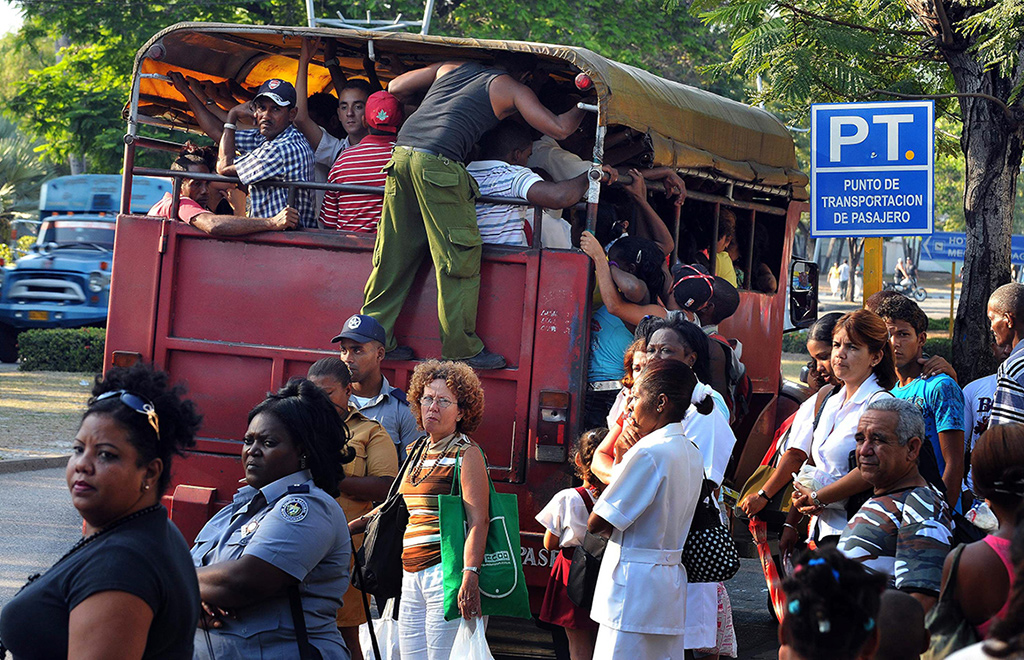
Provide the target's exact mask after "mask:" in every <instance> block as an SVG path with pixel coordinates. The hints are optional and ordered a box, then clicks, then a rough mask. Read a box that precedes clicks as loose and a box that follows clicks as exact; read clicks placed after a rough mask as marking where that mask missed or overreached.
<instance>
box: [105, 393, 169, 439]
mask: <svg viewBox="0 0 1024 660" xmlns="http://www.w3.org/2000/svg"><path fill="white" fill-rule="evenodd" d="M115 396H116V397H119V399H120V400H121V403H123V404H124V405H126V406H128V407H129V408H131V409H132V410H134V411H135V412H137V413H139V414H141V415H145V416H146V417H147V418H148V419H149V425H150V426H152V427H153V431H154V432H156V439H157V440H159V439H160V418H159V417H157V414H156V408H155V407H154V406H153V404H152V403H151V402H149V401H147V400H146V399H143V398H142V397H141V396H139V395H138V394H132V393H131V392H129V391H128V390H111V391H110V392H104V393H103V394H101V395H99V396H98V397H96V403H99V402H100V401H103V400H105V399H112V398H114V397H115Z"/></svg>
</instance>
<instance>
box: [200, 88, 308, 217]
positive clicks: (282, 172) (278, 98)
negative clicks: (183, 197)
mask: <svg viewBox="0 0 1024 660" xmlns="http://www.w3.org/2000/svg"><path fill="white" fill-rule="evenodd" d="M295 113H296V109H295V87H294V86H293V85H292V84H291V83H290V82H287V81H284V80H280V79H278V78H271V79H270V80H268V81H266V82H264V83H263V84H262V85H260V89H259V91H258V92H257V93H256V98H254V99H253V100H252V101H251V102H248V103H241V104H239V105H237V106H235V107H233V108H231V110H229V111H228V116H227V122H226V123H225V124H224V131H223V133H222V134H221V138H220V153H219V155H218V157H217V173H218V174H222V175H224V176H237V177H238V178H239V179H241V180H242V183H244V184H246V185H251V184H259V183H260V182H265V181H269V180H280V181H312V180H313V149H312V148H311V147H310V146H309V142H307V141H306V138H304V137H303V136H302V133H300V132H299V131H298V130H297V129H296V128H295V127H294V126H292V121H293V120H294V119H295ZM239 120H246V121H247V122H253V123H255V124H256V127H257V130H252V129H245V130H237V129H236V124H237V122H238V121H239ZM236 149H237V150H238V151H240V152H242V153H243V155H242V156H240V157H238V158H237V159H236V158H235V150H236ZM288 205H289V204H288V189H287V188H281V187H277V186H267V185H255V186H251V188H250V196H249V215H250V216H253V217H263V218H272V217H274V216H275V215H277V213H279V212H280V211H281V210H282V209H283V208H285V207H286V206H288ZM291 206H293V207H294V208H295V210H297V211H298V212H299V225H300V226H302V227H316V226H317V224H316V208H315V205H314V202H313V194H312V191H310V190H296V191H295V193H294V201H293V202H292V204H291Z"/></svg>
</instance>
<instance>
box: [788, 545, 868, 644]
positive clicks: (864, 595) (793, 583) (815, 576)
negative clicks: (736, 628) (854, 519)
mask: <svg viewBox="0 0 1024 660" xmlns="http://www.w3.org/2000/svg"><path fill="white" fill-rule="evenodd" d="M886 582H887V579H886V577H885V576H884V575H882V574H880V573H874V572H871V571H868V570H867V569H866V568H864V567H863V566H862V565H861V564H859V563H857V562H855V561H853V560H852V559H848V558H847V557H845V556H844V555H843V554H842V553H840V552H839V551H837V550H835V549H829V550H824V551H821V552H807V553H804V554H803V555H802V556H801V557H799V559H798V560H797V562H796V565H795V568H794V569H793V573H792V574H790V576H789V577H787V578H786V580H785V582H784V583H783V585H782V588H783V590H784V591H785V592H786V614H785V618H784V619H783V621H782V639H783V643H785V644H786V645H787V646H789V647H790V648H792V649H793V650H794V651H796V652H797V654H799V656H800V657H801V658H803V659H804V660H853V658H856V657H857V656H858V655H859V654H860V652H861V650H862V649H863V647H864V644H865V643H866V642H867V641H868V638H869V637H870V636H871V634H872V631H873V630H874V629H875V625H876V618H877V617H878V608H879V605H880V603H881V597H882V592H883V591H885V587H886Z"/></svg>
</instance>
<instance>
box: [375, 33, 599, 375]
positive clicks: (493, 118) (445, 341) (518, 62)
mask: <svg viewBox="0 0 1024 660" xmlns="http://www.w3.org/2000/svg"><path fill="white" fill-rule="evenodd" d="M524 58H525V59H524ZM532 66H533V60H532V57H531V56H527V55H521V54H515V53H508V54H504V53H503V54H501V55H499V57H498V61H497V62H496V63H495V64H494V65H486V64H482V63H480V62H475V61H447V62H438V63H436V64H432V65H431V66H428V67H425V68H422V69H416V70H413V71H409V72H406V73H404V74H402V75H400V76H398V77H397V78H395V79H394V80H392V81H391V83H390V84H389V85H388V91H389V92H390V93H392V94H394V95H395V96H397V97H398V98H399V100H401V101H403V102H406V103H408V102H410V101H412V100H413V99H414V98H416V97H418V96H419V95H420V94H423V93H426V96H425V97H424V99H423V102H422V103H421V104H420V106H419V108H418V109H417V110H416V112H414V113H413V114H412V115H411V116H410V117H409V118H408V120H406V122H405V124H404V125H403V126H402V128H401V130H400V131H399V133H398V139H397V141H396V147H395V151H394V154H393V155H392V158H391V160H390V161H389V162H388V164H387V165H386V166H385V170H387V173H388V177H387V182H386V183H385V194H384V209H383V212H382V214H381V221H380V224H379V226H378V230H377V244H376V246H375V249H374V254H375V255H377V258H375V259H374V266H373V271H372V272H371V273H370V277H369V279H368V280H367V282H366V288H365V290H364V297H363V309H362V313H363V314H367V315H369V316H372V317H374V318H375V319H377V320H378V321H379V322H380V323H381V325H383V326H384V328H385V329H386V330H387V344H386V348H387V349H388V356H387V357H388V359H395V360H409V359H412V357H413V353H412V350H411V349H410V348H408V347H404V346H402V347H399V346H398V344H397V342H396V341H395V336H394V327H395V321H396V320H397V318H398V315H399V313H400V312H401V311H402V304H403V303H404V302H405V299H406V297H407V296H408V294H409V290H410V288H411V287H412V284H413V281H414V279H415V275H416V271H417V269H418V268H419V265H420V262H421V261H422V260H423V257H424V256H426V254H427V253H428V252H429V253H430V256H431V259H432V260H433V262H434V269H435V271H436V273H437V293H438V314H437V315H438V320H439V321H440V326H441V354H442V356H443V357H444V358H445V359H449V360H462V361H464V362H466V363H467V364H469V365H470V366H471V367H474V368H476V369H500V368H502V367H504V366H505V359H504V358H503V357H502V356H500V355H497V354H495V353H492V352H490V351H487V350H485V349H484V344H483V342H482V341H481V340H480V338H479V337H477V335H476V312H477V303H478V299H479V293H480V256H481V253H482V247H481V244H482V241H481V239H480V230H479V229H478V227H477V218H476V206H475V202H474V198H475V197H476V196H477V195H478V194H479V188H478V187H477V185H476V183H475V182H474V180H473V178H472V177H471V176H470V175H469V173H468V172H467V171H466V167H465V165H464V163H465V161H466V159H467V157H468V156H469V151H470V149H471V148H472V147H473V145H474V144H476V142H477V141H478V140H479V139H480V136H481V135H483V134H484V133H485V132H487V131H488V130H490V129H492V128H494V127H495V126H497V124H498V122H499V121H501V120H502V119H505V118H507V117H511V116H512V115H514V114H515V113H517V112H518V113H520V114H521V115H522V116H523V119H525V120H526V122H527V123H529V124H530V125H531V126H533V127H534V128H536V129H537V130H539V131H541V132H542V133H544V134H546V135H550V136H552V137H554V138H556V139H564V138H565V137H567V136H568V135H570V134H571V133H572V132H573V131H575V130H576V128H577V127H578V126H579V124H580V122H581V121H582V119H583V111H582V110H580V109H578V108H573V109H571V110H569V111H567V112H565V113H563V114H560V115H555V114H554V113H552V112H551V111H549V110H548V109H547V108H545V107H544V106H543V105H542V104H541V103H540V101H539V100H537V95H536V94H534V93H533V91H532V90H531V89H530V88H529V87H527V86H526V85H524V84H522V83H521V82H519V80H518V79H517V77H518V75H519V74H525V73H528V72H529V71H530V70H531V69H532Z"/></svg>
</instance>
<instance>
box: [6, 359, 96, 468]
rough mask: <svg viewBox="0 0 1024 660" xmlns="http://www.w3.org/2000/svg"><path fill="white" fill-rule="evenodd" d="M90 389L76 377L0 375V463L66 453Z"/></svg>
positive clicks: (44, 373) (47, 373)
mask: <svg viewBox="0 0 1024 660" xmlns="http://www.w3.org/2000/svg"><path fill="white" fill-rule="evenodd" d="M82 383H85V384H84V385H83V384H82ZM91 389H92V378H91V377H89V376H88V375H85V374H80V373H63V372H52V371H35V372H23V371H8V370H6V369H5V370H3V371H0V460H8V459H12V458H27V457H31V456H52V455H55V454H64V453H67V451H68V447H70V445H71V440H72V438H74V436H75V433H76V432H77V431H78V422H79V420H80V418H81V414H82V410H83V409H84V408H85V402H86V400H87V399H88V398H89V391H90V390H91Z"/></svg>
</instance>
